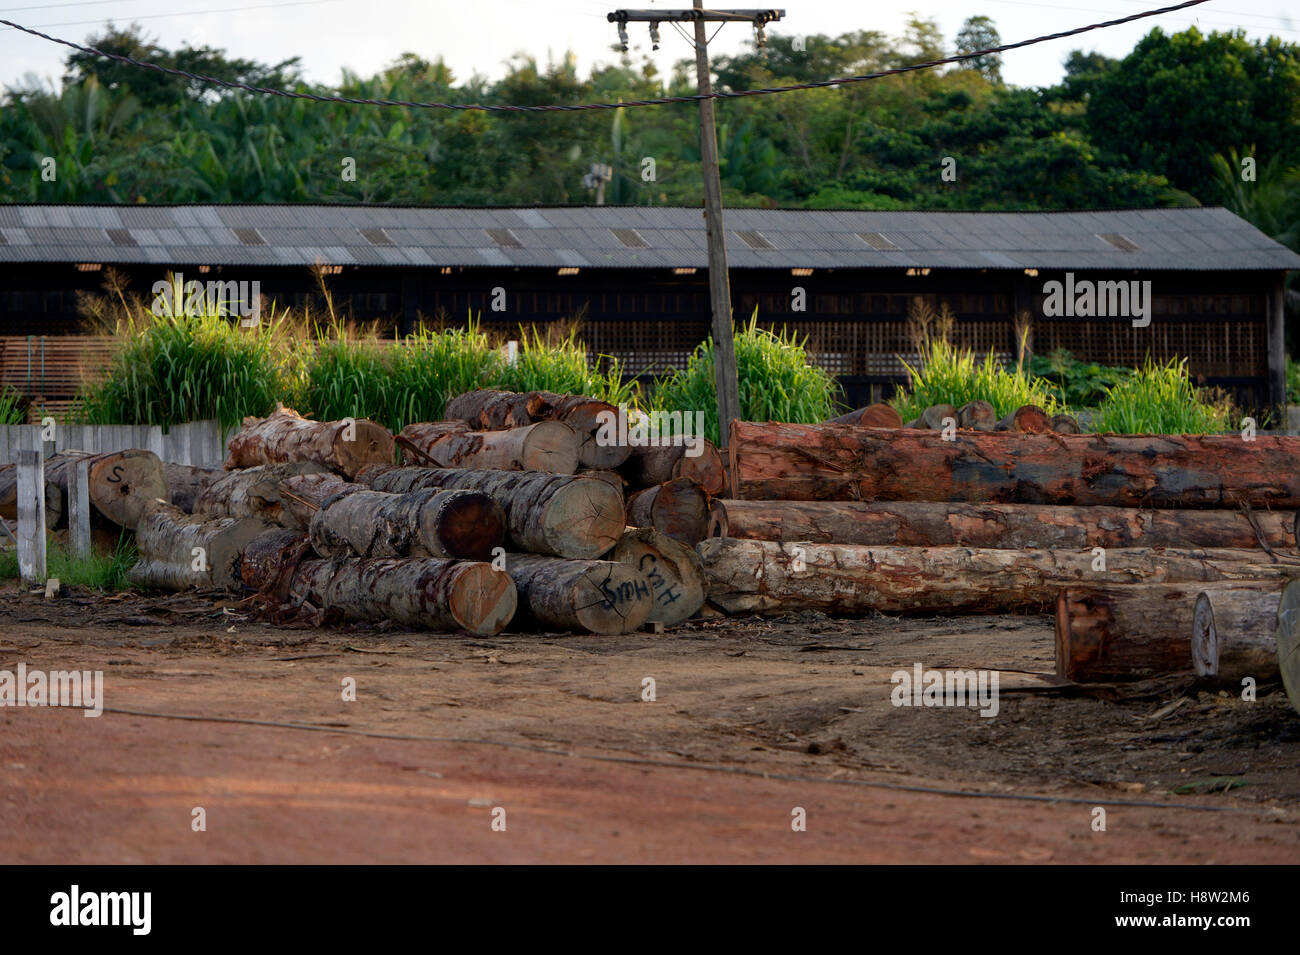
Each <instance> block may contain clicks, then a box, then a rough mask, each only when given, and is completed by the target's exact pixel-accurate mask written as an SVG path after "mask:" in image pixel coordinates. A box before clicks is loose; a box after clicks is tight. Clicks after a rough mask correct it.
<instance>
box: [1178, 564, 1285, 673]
mask: <svg viewBox="0 0 1300 955" xmlns="http://www.w3.org/2000/svg"><path fill="white" fill-rule="evenodd" d="M1281 597H1282V592H1281V589H1280V588H1278V589H1273V588H1270V589H1269V590H1267V591H1265V592H1263V593H1261V592H1260V591H1258V590H1253V589H1246V588H1239V587H1237V588H1231V589H1219V590H1203V591H1201V592H1200V593H1199V594H1197V595H1196V605H1195V608H1194V609H1193V611H1192V641H1191V642H1192V666H1193V667H1194V668H1195V670H1196V672H1197V674H1198V675H1199V676H1203V677H1208V678H1210V679H1213V680H1218V681H1220V682H1224V683H1231V684H1235V685H1238V686H1240V685H1241V682H1242V680H1244V679H1246V678H1248V677H1249V678H1251V679H1254V680H1255V681H1256V682H1263V681H1264V680H1271V679H1273V678H1274V677H1276V676H1277V672H1278V670H1277V608H1278V604H1279V602H1280V600H1281Z"/></svg>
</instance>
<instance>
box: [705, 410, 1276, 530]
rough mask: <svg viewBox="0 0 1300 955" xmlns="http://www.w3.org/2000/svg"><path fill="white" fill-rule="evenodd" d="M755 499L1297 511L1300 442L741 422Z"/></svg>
mask: <svg viewBox="0 0 1300 955" xmlns="http://www.w3.org/2000/svg"><path fill="white" fill-rule="evenodd" d="M731 436H732V437H731V448H730V449H729V453H730V455H731V471H732V475H733V480H734V481H735V483H736V487H737V489H738V493H737V494H735V495H734V496H736V497H742V498H748V499H752V500H761V499H776V500H781V499H785V500H805V501H815V500H863V501H873V500H883V501H968V502H976V503H982V502H989V501H991V502H1001V503H1012V502H1014V503H1024V504H1087V505H1109V506H1118V507H1143V506H1147V507H1161V508H1171V507H1221V508H1234V509H1235V508H1237V507H1238V506H1239V502H1241V501H1245V502H1247V503H1249V504H1251V505H1253V506H1255V507H1257V508H1263V507H1272V508H1276V509H1282V510H1295V509H1297V508H1300V438H1297V437H1282V436H1272V435H1267V436H1266V435H1260V436H1257V437H1256V438H1255V440H1254V441H1249V442H1248V441H1243V440H1242V439H1241V437H1240V436H1239V435H1114V434H1110V435H1100V434H1080V435H1072V434H1027V433H1018V432H994V433H985V432H980V431H959V432H957V433H956V434H955V435H952V436H950V437H951V438H952V440H945V439H944V437H943V436H942V435H941V434H938V433H929V432H925V431H898V432H886V431H876V430H873V429H869V428H850V427H843V426H839V425H816V424H813V425H801V424H780V423H774V422H766V423H762V424H758V423H753V422H739V421H738V422H736V423H735V424H734V425H733V427H732V429H731Z"/></svg>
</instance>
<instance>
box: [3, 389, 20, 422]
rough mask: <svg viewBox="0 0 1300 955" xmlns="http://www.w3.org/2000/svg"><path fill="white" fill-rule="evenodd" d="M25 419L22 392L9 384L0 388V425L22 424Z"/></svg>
mask: <svg viewBox="0 0 1300 955" xmlns="http://www.w3.org/2000/svg"><path fill="white" fill-rule="evenodd" d="M25 420H27V416H26V415H25V414H24V412H23V396H22V394H21V393H20V392H19V391H17V390H16V389H14V388H12V387H10V386H9V385H5V386H4V388H0V425H6V424H22V423H23V422H24V421H25Z"/></svg>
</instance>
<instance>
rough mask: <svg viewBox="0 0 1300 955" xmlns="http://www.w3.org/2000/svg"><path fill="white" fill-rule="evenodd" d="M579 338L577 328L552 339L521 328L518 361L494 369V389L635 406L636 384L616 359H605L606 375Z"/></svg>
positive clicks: (535, 329)
mask: <svg viewBox="0 0 1300 955" xmlns="http://www.w3.org/2000/svg"><path fill="white" fill-rule="evenodd" d="M577 335H578V326H577V325H570V326H569V328H568V330H567V331H564V332H562V333H561V334H558V335H557V334H552V335H551V336H550V337H549V338H548V337H547V336H546V335H543V334H542V333H541V332H540V331H538V329H537V328H536V327H534V328H531V329H527V330H525V329H520V341H519V346H520V350H519V355H518V359H517V361H516V362H515V364H513V365H507V364H504V363H503V364H502V365H500V366H499V367H498V368H496V369H495V373H494V375H493V377H492V387H494V388H500V389H502V390H503V391H554V392H556V393H557V394H562V395H563V394H568V395H590V396H591V397H593V398H600V399H601V400H603V401H608V402H609V403H610V404H614V405H617V404H627V405H629V406H631V405H635V404H636V397H637V389H636V382H635V381H627V382H625V381H624V380H623V371H622V368H621V367H620V366H619V363H618V362H617V361H616V360H614V359H605V363H606V365H607V366H608V367H607V369H606V370H605V371H603V372H602V371H601V370H600V369H599V367H598V366H593V364H592V362H591V360H590V358H589V356H588V355H587V348H586V346H585V345H583V344H582V343H581V342H580V341H578V338H577Z"/></svg>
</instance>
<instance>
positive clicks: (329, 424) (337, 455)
mask: <svg viewBox="0 0 1300 955" xmlns="http://www.w3.org/2000/svg"><path fill="white" fill-rule="evenodd" d="M392 461H393V436H392V434H391V433H390V432H389V431H388V429H387V428H385V427H383V426H382V425H378V424H375V422H373V421H367V420H366V419H364V418H360V419H356V420H351V419H344V420H342V421H311V420H309V419H307V418H304V417H302V415H300V414H298V412H296V411H294V410H293V409H291V408H283V407H281V408H277V409H276V410H275V411H274V412H273V413H272V414H270V415H269V416H268V417H266V418H254V417H248V418H245V419H244V422H243V426H242V427H241V428H240V430H239V432H238V433H236V434H235V436H234V437H232V438H231V439H230V446H229V454H228V456H227V457H226V469H227V470H234V469H235V468H249V467H255V466H257V465H259V464H281V463H290V462H313V463H316V464H320V465H323V466H325V467H326V468H329V469H330V470H331V471H336V472H338V473H339V474H342V475H344V476H345V477H349V478H351V477H353V476H355V475H356V473H357V472H358V471H360V470H361V469H362V468H363V467H365V466H366V465H368V464H391V463H392Z"/></svg>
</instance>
